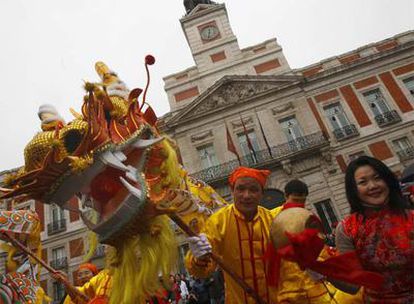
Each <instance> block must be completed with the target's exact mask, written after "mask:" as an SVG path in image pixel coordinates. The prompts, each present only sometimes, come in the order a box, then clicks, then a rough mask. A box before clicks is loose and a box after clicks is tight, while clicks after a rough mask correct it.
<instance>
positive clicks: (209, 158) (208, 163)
mask: <svg viewBox="0 0 414 304" xmlns="http://www.w3.org/2000/svg"><path fill="white" fill-rule="evenodd" d="M197 150H198V154H199V155H200V159H201V167H202V168H203V169H207V168H210V167H214V166H218V165H219V163H218V161H217V157H216V152H215V151H214V146H213V145H207V146H203V147H200V148H197Z"/></svg>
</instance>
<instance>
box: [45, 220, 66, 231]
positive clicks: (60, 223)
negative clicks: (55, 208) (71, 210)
mask: <svg viewBox="0 0 414 304" xmlns="http://www.w3.org/2000/svg"><path fill="white" fill-rule="evenodd" d="M63 231H66V219H60V220H57V221H54V222H51V223H49V224H48V225H47V234H49V235H52V234H56V233H59V232H63Z"/></svg>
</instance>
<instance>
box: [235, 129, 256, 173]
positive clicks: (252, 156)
mask: <svg viewBox="0 0 414 304" xmlns="http://www.w3.org/2000/svg"><path fill="white" fill-rule="evenodd" d="M247 136H249V140H250V143H251V144H252V147H253V150H254V152H253V151H251V149H250V148H249V144H248V141H247V137H246V134H244V133H241V134H238V135H237V137H238V139H239V144H240V149H241V151H242V155H243V156H244V157H246V159H247V161H248V163H249V165H251V164H256V163H257V155H256V152H258V151H259V150H260V148H259V144H258V143H257V137H256V133H255V132H254V131H248V132H247Z"/></svg>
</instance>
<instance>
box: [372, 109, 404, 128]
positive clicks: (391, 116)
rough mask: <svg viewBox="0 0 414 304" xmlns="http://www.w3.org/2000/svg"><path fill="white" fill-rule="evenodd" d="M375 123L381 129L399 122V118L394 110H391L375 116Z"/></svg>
mask: <svg viewBox="0 0 414 304" xmlns="http://www.w3.org/2000/svg"><path fill="white" fill-rule="evenodd" d="M375 121H376V122H377V124H378V125H379V126H380V127H383V126H387V125H391V124H394V123H397V122H400V121H401V117H400V115H399V114H398V112H397V111H396V110H392V111H388V112H384V113H382V114H379V115H377V116H375Z"/></svg>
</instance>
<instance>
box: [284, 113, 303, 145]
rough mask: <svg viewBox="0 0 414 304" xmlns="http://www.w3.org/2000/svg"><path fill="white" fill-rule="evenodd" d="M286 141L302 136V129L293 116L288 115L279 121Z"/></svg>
mask: <svg viewBox="0 0 414 304" xmlns="http://www.w3.org/2000/svg"><path fill="white" fill-rule="evenodd" d="M279 123H280V125H281V126H282V129H283V132H284V133H285V135H286V138H287V140H288V141H293V140H296V139H298V138H300V137H302V130H301V128H300V126H299V123H298V121H297V120H296V118H295V117H288V118H285V119H282V120H280V121H279Z"/></svg>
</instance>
